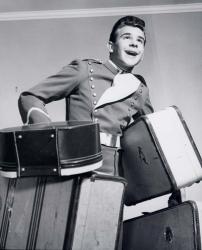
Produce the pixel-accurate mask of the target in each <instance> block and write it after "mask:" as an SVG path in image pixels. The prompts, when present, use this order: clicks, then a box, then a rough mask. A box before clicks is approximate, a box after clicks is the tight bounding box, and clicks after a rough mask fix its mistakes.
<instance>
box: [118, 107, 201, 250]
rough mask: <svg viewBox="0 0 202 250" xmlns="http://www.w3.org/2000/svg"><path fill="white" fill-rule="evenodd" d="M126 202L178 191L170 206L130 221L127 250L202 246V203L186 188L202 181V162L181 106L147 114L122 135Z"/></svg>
mask: <svg viewBox="0 0 202 250" xmlns="http://www.w3.org/2000/svg"><path fill="white" fill-rule="evenodd" d="M122 148H123V156H122V165H123V169H122V172H123V176H124V177H125V178H126V180H127V182H128V185H127V187H126V194H125V198H124V199H125V204H126V205H128V206H130V205H135V204H138V203H140V202H143V201H146V200H149V199H152V198H155V197H159V196H162V195H165V194H170V193H172V196H170V199H169V201H168V207H166V208H165V209H162V210H159V211H155V212H152V213H145V214H144V215H142V216H140V217H136V218H132V219H129V220H126V221H124V225H123V249H124V250H136V249H137V250H151V249H152V250H162V249H169V250H171V249H173V250H196V249H197V250H201V236H200V233H201V232H202V231H201V229H202V228H201V229H200V227H201V225H202V218H200V217H201V216H202V207H201V204H200V203H196V202H194V201H184V202H182V199H181V196H180V190H181V189H182V188H185V187H188V186H191V185H192V184H194V183H195V182H199V181H200V180H201V179H202V168H201V166H202V161H201V157H200V154H199V152H198V150H197V148H196V145H195V144H194V141H193V138H192V136H191V134H190V132H189V130H188V128H187V125H186V123H185V121H184V119H183V117H182V115H181V113H180V111H179V109H178V108H177V107H174V106H172V107H169V108H167V109H164V110H161V111H158V112H155V113H153V114H148V115H143V116H141V117H140V118H139V119H138V120H137V121H136V122H135V123H134V124H131V126H130V127H129V128H128V129H127V130H126V131H125V132H124V134H123V137H122Z"/></svg>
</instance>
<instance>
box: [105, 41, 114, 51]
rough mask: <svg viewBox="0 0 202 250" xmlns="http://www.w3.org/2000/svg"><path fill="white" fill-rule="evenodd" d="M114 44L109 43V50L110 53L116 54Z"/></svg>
mask: <svg viewBox="0 0 202 250" xmlns="http://www.w3.org/2000/svg"><path fill="white" fill-rule="evenodd" d="M113 45H114V44H113V42H111V41H109V42H108V43H107V48H108V50H109V53H113V52H114V46H113Z"/></svg>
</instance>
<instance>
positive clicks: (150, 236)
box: [123, 201, 202, 250]
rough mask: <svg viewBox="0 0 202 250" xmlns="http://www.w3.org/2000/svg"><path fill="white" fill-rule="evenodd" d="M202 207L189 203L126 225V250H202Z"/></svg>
mask: <svg viewBox="0 0 202 250" xmlns="http://www.w3.org/2000/svg"><path fill="white" fill-rule="evenodd" d="M201 224H202V204H201V203H200V202H194V201H186V202H183V203H181V204H180V205H177V206H173V207H170V208H165V209H161V210H159V211H155V212H152V213H149V214H147V215H143V216H140V217H137V218H133V219H130V220H127V221H124V223H123V246H124V247H123V249H124V250H133V249H137V250H151V249H152V250H162V249H163V250H201V232H202V228H201Z"/></svg>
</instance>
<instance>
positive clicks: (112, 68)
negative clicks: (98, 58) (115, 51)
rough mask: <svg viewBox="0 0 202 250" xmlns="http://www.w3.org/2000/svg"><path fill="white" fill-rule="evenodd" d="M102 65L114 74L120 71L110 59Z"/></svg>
mask: <svg viewBox="0 0 202 250" xmlns="http://www.w3.org/2000/svg"><path fill="white" fill-rule="evenodd" d="M104 66H105V67H106V68H108V69H109V70H110V71H111V72H112V73H113V74H114V75H116V74H118V73H120V72H122V70H121V69H120V68H118V67H117V66H116V64H115V63H113V62H112V61H111V60H110V59H109V60H108V61H106V62H105V63H104Z"/></svg>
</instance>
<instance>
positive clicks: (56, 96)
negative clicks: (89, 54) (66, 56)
mask: <svg viewBox="0 0 202 250" xmlns="http://www.w3.org/2000/svg"><path fill="white" fill-rule="evenodd" d="M86 74H87V70H86V65H85V63H84V62H83V61H81V60H75V61H73V62H72V63H70V64H69V65H67V66H65V67H64V68H63V69H62V70H61V71H60V72H58V73H57V74H55V75H53V76H50V77H48V78H47V79H45V80H44V81H42V82H41V83H39V84H37V85H36V86H34V87H32V88H31V89H29V90H28V91H24V92H22V93H21V95H20V97H19V99H18V107H19V112H20V115H21V117H22V121H23V123H25V124H31V123H43V122H50V121H51V119H50V117H49V115H48V113H47V110H46V107H45V105H46V104H48V103H50V102H53V101H57V100H61V99H63V98H65V97H67V96H69V95H71V93H73V92H74V91H75V90H76V89H77V88H78V86H79V83H80V82H81V81H82V80H83V79H84V78H85V77H86Z"/></svg>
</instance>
